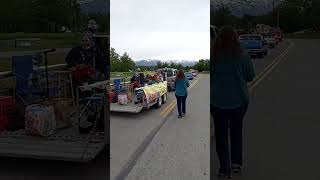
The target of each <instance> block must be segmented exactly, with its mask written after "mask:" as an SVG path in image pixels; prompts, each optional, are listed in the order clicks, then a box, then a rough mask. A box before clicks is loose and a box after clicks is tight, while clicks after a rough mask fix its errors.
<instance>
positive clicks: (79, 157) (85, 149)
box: [0, 129, 105, 162]
mask: <svg viewBox="0 0 320 180" xmlns="http://www.w3.org/2000/svg"><path fill="white" fill-rule="evenodd" d="M75 132H76V131H74V129H64V130H58V131H57V133H55V134H54V135H51V136H49V137H35V136H30V135H27V134H26V133H25V131H24V130H19V131H14V132H0V156H6V157H23V158H35V159H51V160H62V161H75V162H89V161H91V160H93V159H94V158H95V157H96V156H97V155H99V154H100V153H101V152H102V151H103V150H104V148H105V140H104V135H103V134H92V135H80V134H78V133H75Z"/></svg>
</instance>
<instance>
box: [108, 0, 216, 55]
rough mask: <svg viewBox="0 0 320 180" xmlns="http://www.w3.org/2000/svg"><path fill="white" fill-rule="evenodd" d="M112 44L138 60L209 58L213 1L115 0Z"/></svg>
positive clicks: (118, 50) (112, 2)
mask: <svg viewBox="0 0 320 180" xmlns="http://www.w3.org/2000/svg"><path fill="white" fill-rule="evenodd" d="M110 5H111V7H110V8H111V23H110V28H111V46H112V47H113V48H115V49H116V51H117V52H118V53H119V54H123V53H124V52H125V51H126V52H128V53H129V55H130V56H131V57H132V58H133V59H134V60H141V59H160V60H172V59H177V60H199V59H202V58H209V55H210V52H209V49H210V45H209V41H210V32H209V28H210V27H209V25H210V13H209V12H210V0H111V2H110Z"/></svg>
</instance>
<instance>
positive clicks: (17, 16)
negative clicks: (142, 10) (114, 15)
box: [0, 0, 110, 33]
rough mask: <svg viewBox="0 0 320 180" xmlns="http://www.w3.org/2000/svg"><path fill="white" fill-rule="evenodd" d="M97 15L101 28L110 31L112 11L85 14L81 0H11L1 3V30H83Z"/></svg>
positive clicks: (96, 18) (102, 30) (6, 31)
mask: <svg viewBox="0 0 320 180" xmlns="http://www.w3.org/2000/svg"><path fill="white" fill-rule="evenodd" d="M93 18H94V19H95V20H96V22H97V23H98V24H99V25H100V26H101V28H100V31H101V32H106V31H108V29H109V28H108V27H109V22H110V21H109V14H99V13H93V14H84V13H82V12H81V10H80V4H79V3H77V0H9V1H5V3H4V2H2V3H1V6H0V22H1V25H0V32H2V33H10V32H59V31H60V28H61V27H62V26H67V27H69V28H70V29H71V30H72V31H80V29H81V27H84V26H86V25H87V23H88V20H90V19H93Z"/></svg>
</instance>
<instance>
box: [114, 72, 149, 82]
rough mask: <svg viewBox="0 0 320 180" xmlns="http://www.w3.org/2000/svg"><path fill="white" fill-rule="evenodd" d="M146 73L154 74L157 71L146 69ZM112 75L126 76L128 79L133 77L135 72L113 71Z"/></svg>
mask: <svg viewBox="0 0 320 180" xmlns="http://www.w3.org/2000/svg"><path fill="white" fill-rule="evenodd" d="M144 73H145V74H150V75H153V74H155V72H153V71H146V72H144ZM110 74H111V77H119V76H120V77H124V78H125V80H126V81H128V80H130V79H131V77H132V76H133V74H134V73H133V72H111V73H110Z"/></svg>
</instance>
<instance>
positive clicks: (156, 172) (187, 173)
mask: <svg viewBox="0 0 320 180" xmlns="http://www.w3.org/2000/svg"><path fill="white" fill-rule="evenodd" d="M194 83H196V84H195V85H194V86H193V87H191V89H190V91H189V96H188V98H187V115H186V117H184V118H183V119H178V113H177V108H175V109H174V110H173V112H172V113H170V114H169V116H168V117H167V119H166V123H165V124H164V125H163V127H162V128H161V129H160V130H159V132H158V133H157V134H156V135H155V137H154V138H153V140H152V142H151V143H150V144H149V146H148V147H147V149H146V150H145V152H144V153H143V155H142V156H141V157H140V158H139V160H138V161H137V163H136V165H135V166H134V167H133V169H132V170H131V172H130V173H129V175H128V176H127V178H126V180H149V179H153V180H169V179H170V180H179V179H181V180H195V179H197V180H201V179H203V180H205V179H209V177H210V172H209V171H210V168H209V167H210V158H209V157H210V149H209V148H210V145H209V143H210V139H209V136H210V129H209V127H210V121H209V118H210V116H209V104H210V102H209V98H208V97H209V88H208V83H209V75H200V79H199V80H198V81H195V82H194Z"/></svg>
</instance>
